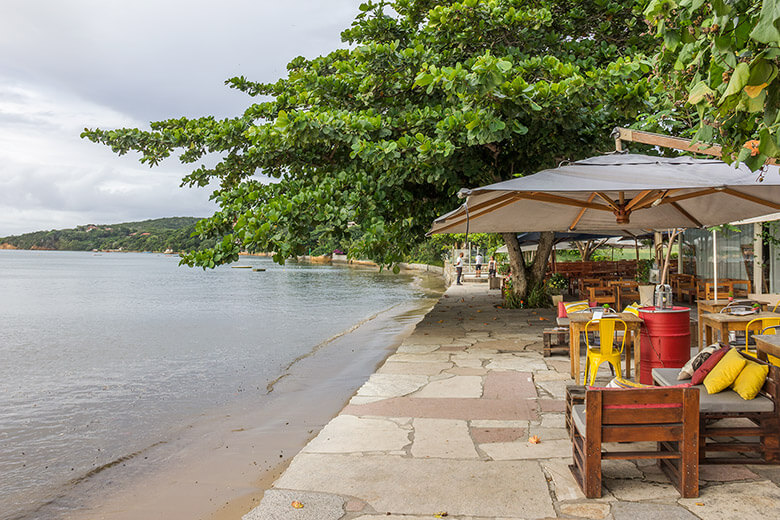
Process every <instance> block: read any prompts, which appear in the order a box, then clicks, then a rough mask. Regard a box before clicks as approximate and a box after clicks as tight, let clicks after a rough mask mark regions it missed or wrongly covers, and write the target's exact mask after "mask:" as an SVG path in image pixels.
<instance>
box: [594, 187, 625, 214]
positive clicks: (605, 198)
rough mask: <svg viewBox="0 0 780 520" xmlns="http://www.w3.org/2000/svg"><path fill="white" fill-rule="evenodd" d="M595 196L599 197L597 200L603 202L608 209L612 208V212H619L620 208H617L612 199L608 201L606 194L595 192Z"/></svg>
mask: <svg viewBox="0 0 780 520" xmlns="http://www.w3.org/2000/svg"><path fill="white" fill-rule="evenodd" d="M596 195H598V196H599V198H600V199H601V200H603V201H604V202H606V203H607V205H608V206H609V207H610V208H612V210H613V211H619V210H620V208H619V207H618V205H617V204H615V201H613V200H612V199H610V198H609V197H607V194H606V193H602V192H600V191H597V192H596Z"/></svg>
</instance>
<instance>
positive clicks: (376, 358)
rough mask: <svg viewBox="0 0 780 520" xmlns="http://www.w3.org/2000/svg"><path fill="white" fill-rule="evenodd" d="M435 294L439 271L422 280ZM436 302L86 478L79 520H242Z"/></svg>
mask: <svg viewBox="0 0 780 520" xmlns="http://www.w3.org/2000/svg"><path fill="white" fill-rule="evenodd" d="M416 283H418V284H421V285H422V286H423V287H424V288H425V289H426V290H427V291H431V295H432V296H435V295H436V294H437V293H436V291H440V290H441V281H440V280H439V279H437V278H434V277H428V276H424V277H421V278H418V279H417V281H416ZM435 302H436V299H435V298H428V299H422V300H418V301H415V302H410V303H405V304H400V305H397V306H394V307H393V308H391V309H389V310H386V311H384V312H381V313H379V314H377V315H376V316H373V317H371V318H370V319H368V320H367V321H365V322H364V323H362V324H361V325H360V326H359V327H357V328H355V329H354V330H349V331H345V332H347V333H345V334H343V335H339V336H338V337H337V338H335V339H333V341H328V342H327V344H325V345H322V346H320V347H319V348H317V349H315V351H313V352H312V353H311V354H310V355H307V356H304V357H302V358H301V359H299V360H297V361H296V362H294V363H293V364H292V365H291V366H290V367H289V368H288V370H287V371H286V372H285V373H284V374H283V375H282V376H280V378H279V379H277V380H276V381H275V382H274V383H272V385H269V387H270V390H271V391H270V392H269V393H268V394H267V395H266V396H265V397H264V398H263V399H262V401H261V402H258V401H257V400H242V401H240V402H239V403H237V404H234V405H231V406H230V407H227V408H220V409H219V410H217V411H212V412H209V413H204V414H203V415H202V416H201V418H200V419H199V420H198V421H197V422H196V423H195V424H190V425H186V426H183V427H182V428H181V429H180V430H179V431H178V432H177V434H176V435H175V436H174V438H172V439H171V440H169V441H167V442H165V443H163V444H161V445H158V446H156V447H153V448H151V449H149V450H147V451H146V452H144V453H141V454H138V455H137V456H135V457H133V458H132V459H130V460H128V461H125V462H122V463H121V464H118V465H117V466H116V467H112V468H108V469H106V470H105V471H104V473H105V474H103V475H101V476H100V478H99V479H91V481H90V480H88V481H85V482H83V483H80V494H81V495H82V496H83V497H84V500H83V502H84V503H83V504H80V505H79V506H78V507H75V508H74V510H73V511H72V513H70V514H68V515H67V516H66V518H68V519H71V520H87V519H90V520H92V519H96V518H99V519H105V520H130V519H137V518H150V519H152V518H161V519H162V518H165V519H169V520H179V519H181V520H185V519H187V520H191V519H194V518H201V519H206V520H228V519H238V518H241V516H242V515H244V514H246V513H247V512H248V511H250V510H251V509H252V508H253V507H255V506H256V505H257V504H258V503H259V502H260V500H261V499H262V496H263V492H264V491H265V490H266V489H268V488H269V487H270V486H271V484H272V483H273V482H274V481H275V480H276V479H277V478H278V477H279V476H280V475H281V474H282V472H283V471H284V469H285V468H286V467H287V465H288V464H289V462H290V460H291V459H292V457H293V456H294V455H295V454H297V453H298V452H299V451H300V450H301V449H302V448H303V447H304V446H305V445H306V443H307V442H309V441H310V440H311V439H312V438H313V437H314V436H316V435H317V433H318V432H319V431H320V430H321V429H322V427H323V426H324V425H325V424H327V423H328V421H330V420H331V419H332V417H334V416H335V415H336V414H337V413H338V412H339V410H341V409H342V408H343V407H344V405H345V404H346V403H347V402H348V401H349V399H350V397H351V396H352V395H353V394H354V392H355V391H356V390H357V388H359V387H360V386H361V385H362V384H363V382H364V381H365V380H366V379H367V378H368V377H369V375H370V374H372V373H373V372H374V371H375V370H376V368H377V367H378V366H379V365H381V363H382V362H383V361H384V359H385V358H386V357H387V356H388V355H390V354H391V353H392V352H393V351H394V350H395V349H396V348H397V347H398V345H400V344H401V342H402V341H403V340H404V339H405V338H406V337H408V335H409V334H411V332H412V331H413V329H414V326H415V324H416V323H417V322H418V321H419V320H421V319H422V318H423V317H424V316H425V315H426V313H427V312H428V311H429V310H430V308H431V307H432V306H433V305H434V304H435Z"/></svg>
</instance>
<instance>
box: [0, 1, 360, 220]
mask: <svg viewBox="0 0 780 520" xmlns="http://www.w3.org/2000/svg"><path fill="white" fill-rule="evenodd" d="M360 3H361V0H284V1H278V0H219V1H214V0H129V1H128V0H121V1H120V0H67V1H63V0H3V1H2V2H1V3H0V236H6V235H11V234H18V233H24V232H28V231H37V230H43V229H61V228H69V227H74V226H77V225H80V224H88V223H94V224H110V223H117V222H125V221H132V220H144V219H147V218H157V217H167V216H198V217H202V216H207V215H210V214H211V213H212V212H213V211H214V209H215V207H214V206H213V205H212V204H211V203H210V202H209V201H208V196H209V193H210V190H208V189H198V188H192V189H190V188H179V183H180V181H181V177H182V176H183V175H184V174H185V173H186V172H187V170H186V169H185V168H184V167H183V166H181V165H179V164H178V162H177V161H175V160H168V161H166V162H164V163H163V164H162V165H161V166H158V167H156V168H154V169H150V168H148V167H147V166H142V165H140V164H139V163H138V162H137V156H135V155H131V154H128V155H127V156H124V157H118V156H116V155H115V154H113V153H112V152H111V151H110V149H108V148H107V147H104V146H102V145H96V144H93V143H91V142H89V141H87V140H83V139H81V138H79V134H80V132H81V131H82V130H83V129H84V128H85V127H90V128H92V127H100V128H117V127H127V126H132V127H142V128H146V127H147V126H148V122H149V121H157V120H162V119H168V118H171V117H180V116H191V117H196V116H201V115H215V116H217V117H228V116H233V115H238V114H240V113H241V112H243V110H244V108H246V106H247V105H248V104H249V103H250V101H249V98H248V97H247V96H245V95H244V94H242V93H240V92H238V91H234V90H231V89H228V88H227V87H226V86H225V85H224V81H225V80H226V79H228V78H230V77H233V76H239V75H244V76H246V77H247V78H249V79H252V80H257V81H273V80H275V79H277V78H279V77H281V76H283V75H284V74H285V72H286V69H285V65H286V64H287V62H288V61H290V59H291V58H294V57H295V56H299V55H303V56H306V57H314V56H318V55H321V54H325V53H327V52H329V51H330V50H333V49H335V48H338V47H341V46H343V44H342V43H341V40H340V37H339V33H340V32H341V30H343V29H345V28H347V27H348V26H349V25H350V23H351V22H352V20H353V18H354V16H355V14H357V12H358V5H359V4H360Z"/></svg>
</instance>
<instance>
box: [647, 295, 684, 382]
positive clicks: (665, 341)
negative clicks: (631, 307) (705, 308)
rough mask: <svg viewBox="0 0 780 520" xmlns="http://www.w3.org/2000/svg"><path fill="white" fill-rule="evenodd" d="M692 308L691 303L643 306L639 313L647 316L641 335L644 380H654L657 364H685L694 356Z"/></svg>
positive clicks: (676, 365) (673, 366)
mask: <svg viewBox="0 0 780 520" xmlns="http://www.w3.org/2000/svg"><path fill="white" fill-rule="evenodd" d="M690 311H691V309H689V308H688V307H672V308H670V309H656V308H655V307H641V308H640V309H639V317H640V318H642V320H644V323H643V325H642V333H641V335H640V355H639V358H640V370H639V382H640V383H643V384H646V385H651V384H653V377H652V370H653V369H654V368H681V367H682V366H683V365H684V364H685V363H686V362H687V361H688V359H690V357H691V329H690V319H691V318H690Z"/></svg>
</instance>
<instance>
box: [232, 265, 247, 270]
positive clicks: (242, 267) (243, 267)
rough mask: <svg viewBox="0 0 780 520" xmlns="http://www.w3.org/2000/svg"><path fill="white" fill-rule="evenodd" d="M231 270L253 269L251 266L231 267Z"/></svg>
mask: <svg viewBox="0 0 780 520" xmlns="http://www.w3.org/2000/svg"><path fill="white" fill-rule="evenodd" d="M230 267H231V269H252V266H251V265H231V266H230Z"/></svg>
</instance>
